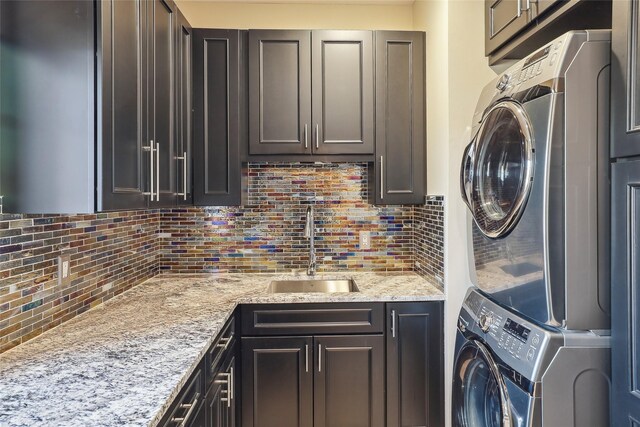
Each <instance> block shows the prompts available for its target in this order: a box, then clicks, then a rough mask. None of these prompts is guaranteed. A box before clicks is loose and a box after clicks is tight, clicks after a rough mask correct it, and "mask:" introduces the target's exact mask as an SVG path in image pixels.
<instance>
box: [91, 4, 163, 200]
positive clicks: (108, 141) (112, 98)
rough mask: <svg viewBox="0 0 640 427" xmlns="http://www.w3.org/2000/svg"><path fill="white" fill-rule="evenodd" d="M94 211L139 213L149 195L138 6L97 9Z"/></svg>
mask: <svg viewBox="0 0 640 427" xmlns="http://www.w3.org/2000/svg"><path fill="white" fill-rule="evenodd" d="M97 7H98V17H99V19H98V26H99V30H100V31H99V32H98V33H99V36H98V37H99V40H98V42H99V44H98V45H99V46H100V48H99V52H100V53H101V55H98V64H99V65H98V67H99V68H98V71H99V72H101V77H102V78H101V79H100V81H99V84H100V86H99V88H98V90H99V92H98V93H99V98H98V101H99V102H100V103H99V104H98V105H97V109H98V114H99V120H100V121H101V122H102V126H101V132H100V133H99V134H98V147H99V148H98V153H97V154H98V159H99V161H100V162H99V163H98V170H99V171H101V173H100V172H98V177H99V179H98V183H99V184H101V185H99V186H98V188H97V190H98V197H97V199H96V202H97V206H96V208H97V210H99V211H100V210H117V209H134V208H144V207H146V206H147V204H148V200H149V197H148V196H147V195H146V194H148V193H149V192H150V185H151V182H150V174H151V164H150V158H149V154H147V153H145V152H144V148H143V147H144V146H145V145H146V144H145V141H146V140H147V129H146V117H147V115H148V105H147V103H146V102H145V101H146V99H147V86H146V84H145V82H146V81H147V75H146V73H147V64H146V63H145V58H146V57H147V55H146V50H147V48H148V41H149V39H148V38H147V37H146V36H145V35H146V31H147V25H146V23H147V21H146V19H145V16H146V13H147V9H146V3H145V2H143V1H136V0H131V1H113V0H105V1H103V2H101V3H99V4H98V6H97Z"/></svg>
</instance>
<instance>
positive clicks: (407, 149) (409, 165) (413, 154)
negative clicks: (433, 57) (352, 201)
mask: <svg viewBox="0 0 640 427" xmlns="http://www.w3.org/2000/svg"><path fill="white" fill-rule="evenodd" d="M424 84H425V52H424V33H419V32H391V31H378V32H376V156H377V158H376V162H375V182H376V185H375V187H374V188H375V191H372V194H370V196H371V198H372V200H374V201H375V203H376V204H411V203H423V202H424V195H425V188H426V161H427V160H426V154H425V153H426V139H425V89H424ZM374 198H375V199H374Z"/></svg>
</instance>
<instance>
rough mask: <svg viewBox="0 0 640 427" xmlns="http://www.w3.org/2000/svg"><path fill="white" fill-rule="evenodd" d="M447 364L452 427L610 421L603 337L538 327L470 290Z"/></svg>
mask: <svg viewBox="0 0 640 427" xmlns="http://www.w3.org/2000/svg"><path fill="white" fill-rule="evenodd" d="M453 366H454V367H453V386H452V425H453V427H607V426H608V425H609V392H610V387H609V384H610V380H609V378H610V377H609V372H610V356H609V337H607V336H600V335H598V334H596V333H593V332H589V331H578V332H570V331H566V330H555V331H554V330H553V329H551V328H546V327H542V326H538V325H536V324H535V323H533V322H531V321H530V320H528V319H526V318H524V317H521V316H519V315H518V314H516V313H514V312H513V311H511V310H507V309H505V308H504V307H501V306H499V305H498V304H496V303H494V302H493V301H492V300H491V299H489V298H487V297H486V296H485V295H483V294H482V293H481V292H479V291H478V290H475V289H471V290H469V292H468V293H467V296H466V298H465V301H464V303H463V305H462V309H461V310H460V315H459V317H458V329H457V337H456V356H455V360H454V365H453Z"/></svg>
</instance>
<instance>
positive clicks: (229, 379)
mask: <svg viewBox="0 0 640 427" xmlns="http://www.w3.org/2000/svg"><path fill="white" fill-rule="evenodd" d="M218 375H220V376H223V377H225V378H226V380H216V381H215V382H216V384H222V385H225V386H227V389H226V390H222V393H224V394H226V395H227V397H222V398H220V400H221V401H222V402H227V408H230V407H231V392H232V391H233V390H232V388H231V387H232V386H231V383H232V380H233V371H231V372H224V373H221V374H218Z"/></svg>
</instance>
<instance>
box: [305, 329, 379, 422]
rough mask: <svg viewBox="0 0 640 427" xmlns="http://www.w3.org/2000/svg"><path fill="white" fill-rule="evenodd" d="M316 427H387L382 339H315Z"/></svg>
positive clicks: (328, 337)
mask: <svg viewBox="0 0 640 427" xmlns="http://www.w3.org/2000/svg"><path fill="white" fill-rule="evenodd" d="M314 345H315V353H314V356H315V357H314V359H315V361H314V371H315V380H314V427H333V426H354V427H356V426H358V427H370V426H380V427H382V426H384V425H385V422H384V338H383V336H382V335H368V336H365V335H362V336H357V335H354V336H348V335H345V336H327V337H315V338H314Z"/></svg>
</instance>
